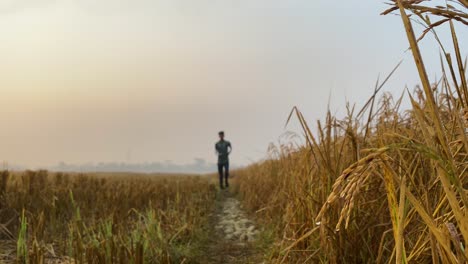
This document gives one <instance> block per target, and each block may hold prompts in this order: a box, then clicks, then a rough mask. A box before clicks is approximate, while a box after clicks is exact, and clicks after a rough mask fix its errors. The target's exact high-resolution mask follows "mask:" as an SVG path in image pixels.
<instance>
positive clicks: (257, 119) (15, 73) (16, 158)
mask: <svg viewBox="0 0 468 264" xmlns="http://www.w3.org/2000/svg"><path fill="white" fill-rule="evenodd" d="M352 2H353V1H345V2H340V3H338V2H334V1H309V0H293V1H280V0H273V1H271V0H269V1H267V0H248V1H247V0H245V1H244V0H236V1H232V0H216V1H215V0H197V1H192V0H159V1H149V0H100V1H95V0H61V1H58V0H57V1H55V0H8V1H6V0H0V58H1V60H0V72H1V73H2V74H1V77H0V93H1V94H0V120H2V123H3V125H2V129H1V130H0V139H1V141H0V142H1V144H0V145H1V147H0V159H1V160H7V161H9V162H11V163H14V164H22V165H25V166H47V165H52V164H56V163H57V162H59V161H65V162H69V163H84V162H101V161H129V160H128V152H129V150H131V152H132V160H131V162H145V161H164V160H172V161H174V162H176V163H186V162H190V161H191V160H192V159H193V158H197V157H198V158H203V159H206V160H208V161H211V160H215V157H214V153H213V152H214V151H213V144H214V142H215V141H216V139H217V138H216V136H217V131H218V130H221V129H223V130H225V131H226V133H227V137H228V139H230V140H231V141H232V143H233V146H234V153H233V157H232V159H233V162H234V163H236V164H247V163H249V162H250V161H252V160H258V159H260V158H262V157H264V156H265V154H266V149H267V146H268V144H269V143H270V142H276V141H277V139H278V137H279V136H280V135H281V134H282V133H284V132H285V130H284V122H285V119H286V117H287V115H288V113H289V111H290V109H291V108H292V107H293V106H295V105H297V106H299V107H300V108H301V109H302V110H303V111H304V113H305V115H306V116H307V117H308V118H309V120H310V121H311V122H312V121H313V120H315V119H318V118H322V116H323V114H324V113H325V111H326V107H327V103H328V98H329V96H330V95H331V103H332V104H331V106H332V110H333V111H335V112H337V113H340V112H342V111H343V110H344V105H345V104H344V103H345V101H346V100H350V101H351V102H357V103H358V104H359V103H362V102H363V101H364V100H365V99H366V98H367V97H368V96H369V95H370V94H371V93H372V90H373V85H374V83H375V81H376V78H377V76H378V75H379V73H380V74H382V75H384V74H386V73H388V72H390V70H391V69H392V68H393V67H394V66H395V65H396V63H397V62H398V61H399V60H400V59H402V58H403V59H404V63H403V65H402V67H401V68H400V69H399V71H398V72H397V73H396V75H395V78H393V79H392V81H391V82H389V84H388V85H387V91H392V92H395V93H396V94H398V95H400V94H401V93H402V92H403V91H404V88H405V86H406V85H408V86H409V87H413V86H414V85H416V84H417V83H418V79H417V77H418V76H417V74H416V71H415V68H414V65H413V62H412V60H411V54H409V53H408V52H405V50H406V47H407V41H406V36H405V33H404V30H403V28H402V25H401V21H400V20H399V18H398V17H395V16H385V17H382V16H380V15H379V13H380V12H381V11H383V10H384V9H385V8H386V6H385V5H384V4H383V3H382V2H381V1H374V0H366V1H359V4H358V6H356V3H352ZM463 30H464V31H463ZM467 35H468V34H467V32H466V29H465V28H461V32H460V34H459V38H460V43H461V46H462V47H463V43H467V42H468V36H467ZM443 37H445V38H448V36H443ZM422 45H423V47H431V49H430V50H429V49H425V50H424V51H425V52H426V53H427V54H429V56H428V57H429V58H428V60H427V61H426V63H427V65H428V67H429V72H430V73H434V74H435V73H437V72H438V69H439V56H438V54H437V53H436V52H438V50H437V48H432V47H436V46H435V44H434V42H433V40H430V39H428V40H424V41H423V42H422ZM431 54H432V56H431ZM291 129H294V127H291Z"/></svg>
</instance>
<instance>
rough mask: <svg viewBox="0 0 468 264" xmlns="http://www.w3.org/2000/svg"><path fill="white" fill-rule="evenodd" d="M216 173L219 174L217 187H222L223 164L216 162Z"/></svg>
mask: <svg viewBox="0 0 468 264" xmlns="http://www.w3.org/2000/svg"><path fill="white" fill-rule="evenodd" d="M218 174H219V187H220V188H221V189H224V187H223V164H218Z"/></svg>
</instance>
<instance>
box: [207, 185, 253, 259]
mask: <svg viewBox="0 0 468 264" xmlns="http://www.w3.org/2000/svg"><path fill="white" fill-rule="evenodd" d="M207 233H208V234H209V239H208V242H207V244H206V246H205V247H204V251H205V255H204V257H203V259H202V260H201V261H200V263H206V264H231V263H234V264H236V263H238V264H241V263H242V264H244V263H261V261H259V259H258V257H257V254H256V253H257V252H256V250H255V247H254V244H253V243H254V242H255V240H256V238H257V235H258V233H259V231H258V230H257V227H256V226H255V223H254V222H253V221H251V220H250V219H249V218H248V217H247V215H246V213H245V212H244V211H243V210H242V206H241V204H240V202H239V200H237V199H236V198H235V197H234V196H233V195H232V194H231V193H230V192H229V191H227V190H224V191H221V192H220V194H219V197H218V202H217V206H216V210H215V212H214V213H213V214H212V216H211V219H210V225H209V226H208V227H207Z"/></svg>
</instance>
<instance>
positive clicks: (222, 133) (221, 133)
mask: <svg viewBox="0 0 468 264" xmlns="http://www.w3.org/2000/svg"><path fill="white" fill-rule="evenodd" d="M218 135H219V139H221V140H224V131H219V132H218Z"/></svg>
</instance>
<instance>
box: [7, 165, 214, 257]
mask: <svg viewBox="0 0 468 264" xmlns="http://www.w3.org/2000/svg"><path fill="white" fill-rule="evenodd" d="M0 180H1V181H0V208H1V209H0V223H2V225H1V226H0V236H1V240H0V241H1V242H0V263H1V261H3V262H6V263H15V262H16V263H32V264H34V263H135V264H138V263H183V262H189V263H195V262H194V261H192V260H194V259H196V258H197V255H196V254H198V253H197V252H198V249H197V245H198V242H199V241H197V239H199V238H200V239H202V234H201V232H202V226H203V224H204V222H205V221H206V219H207V215H208V213H209V212H210V211H211V209H212V206H213V200H214V197H215V194H216V189H215V185H213V184H211V183H210V181H209V180H208V178H207V177H204V176H188V175H167V176H163V175H138V174H134V175H132V174H112V173H109V174H94V175H92V174H89V175H87V174H63V173H48V172H46V171H26V172H22V173H9V172H8V171H3V172H1V173H0Z"/></svg>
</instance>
